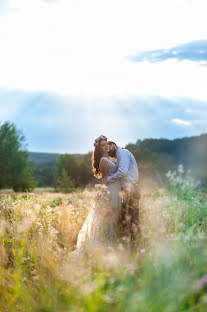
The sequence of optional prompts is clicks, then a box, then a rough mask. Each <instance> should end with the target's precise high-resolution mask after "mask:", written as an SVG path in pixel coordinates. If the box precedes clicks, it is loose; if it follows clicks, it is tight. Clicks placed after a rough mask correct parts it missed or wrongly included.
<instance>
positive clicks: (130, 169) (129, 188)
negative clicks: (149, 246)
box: [108, 141, 141, 248]
mask: <svg viewBox="0 0 207 312" xmlns="http://www.w3.org/2000/svg"><path fill="white" fill-rule="evenodd" d="M108 145H109V156H111V157H116V158H117V165H118V169H117V171H116V172H115V173H114V174H112V175H110V176H109V177H108V182H109V181H111V182H113V180H115V179H120V181H121V187H122V194H123V202H122V209H121V216H120V222H121V228H122V230H123V232H124V233H123V234H124V235H126V236H128V234H129V236H130V240H131V242H130V245H131V247H132V248H136V247H137V246H138V244H139V240H140V237H141V233H140V224H139V200H140V197H141V194H140V189H139V186H138V184H137V183H138V179H139V172H138V167H137V163H136V160H135V158H134V156H133V155H132V153H131V152H130V151H128V150H127V149H123V148H120V147H118V146H117V145H116V143H114V142H112V141H108ZM127 232H128V233H127Z"/></svg>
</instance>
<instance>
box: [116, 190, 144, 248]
mask: <svg viewBox="0 0 207 312" xmlns="http://www.w3.org/2000/svg"><path fill="white" fill-rule="evenodd" d="M140 198H141V192H140V187H139V186H138V185H137V184H130V185H129V187H127V188H124V189H122V209H121V214H120V235H121V236H122V237H123V236H124V237H125V238H126V239H127V240H129V246H130V247H131V248H136V247H138V245H139V242H140V238H141V231H140V222H139V200H140Z"/></svg>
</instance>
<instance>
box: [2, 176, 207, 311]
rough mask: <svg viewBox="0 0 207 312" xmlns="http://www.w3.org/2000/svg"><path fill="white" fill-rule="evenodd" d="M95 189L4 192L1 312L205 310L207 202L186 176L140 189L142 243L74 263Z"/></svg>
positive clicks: (119, 246)
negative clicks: (66, 191)
mask: <svg viewBox="0 0 207 312" xmlns="http://www.w3.org/2000/svg"><path fill="white" fill-rule="evenodd" d="M96 192H97V190H96V189H95V188H85V189H84V190H79V191H77V192H72V193H69V194H64V193H54V192H51V189H48V190H47V189H46V190H44V192H40V190H39V192H34V193H8V192H3V191H1V193H0V311H1V312H13V311H35V312H63V311H64V312H65V311H91V312H92V311H94V312H95V311H129V312H131V311H140V312H148V311H151V312H158V311H163V312H178V311H186V312H187V311H189V312H190V311H206V310H207V244H206V243H207V236H206V233H207V197H206V193H205V190H199V189H197V188H196V185H195V183H194V181H193V180H192V179H191V178H190V177H189V176H186V175H185V174H184V173H183V172H182V170H180V171H177V172H174V173H172V172H169V173H168V185H166V187H163V188H162V189H155V190H153V191H149V190H147V188H146V190H145V189H144V188H143V189H142V198H141V203H140V223H141V233H142V238H141V241H140V246H139V248H138V249H137V252H136V254H135V255H133V256H132V255H131V253H130V252H129V250H128V248H127V237H122V238H120V240H119V242H118V244H117V246H116V248H108V249H104V250H103V252H101V251H99V252H98V253H96V254H93V255H88V256H87V257H83V258H81V259H80V260H79V261H74V259H72V258H71V251H73V250H74V248H75V244H76V239H77V235H78V232H79V230H80V228H81V226H82V224H83V222H84V220H85V218H86V217H87V214H88V212H89V210H90V208H91V206H92V204H93V203H94V201H95V196H96Z"/></svg>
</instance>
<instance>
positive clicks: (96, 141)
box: [94, 135, 107, 147]
mask: <svg viewBox="0 0 207 312" xmlns="http://www.w3.org/2000/svg"><path fill="white" fill-rule="evenodd" d="M101 140H106V141H107V137H106V136H105V135H100V136H99V137H98V138H97V139H95V142H94V146H95V147H97V146H98V145H99V143H100V141H101Z"/></svg>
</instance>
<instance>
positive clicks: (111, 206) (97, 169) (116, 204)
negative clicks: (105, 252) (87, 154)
mask: <svg viewBox="0 0 207 312" xmlns="http://www.w3.org/2000/svg"><path fill="white" fill-rule="evenodd" d="M92 170H93V172H94V176H95V177H96V178H98V179H100V178H102V186H101V185H97V187H98V188H99V191H98V192H97V195H96V200H95V204H94V205H93V207H92V208H91V210H90V212H89V215H88V217H87V219H86V220H85V223H84V225H83V227H82V228H81V230H80V232H79V234H78V239H77V250H76V251H85V250H87V251H91V250H92V249H93V248H95V247H97V246H114V244H115V243H116V241H117V239H119V238H121V237H124V238H125V239H126V240H128V241H129V246H130V247H131V248H132V249H134V248H136V247H137V246H138V243H139V239H140V226H139V199H140V189H139V186H138V178H139V174H138V167H137V163H136V160H135V158H134V156H133V155H132V153H131V152H129V151H128V150H127V149H123V148H120V147H118V146H117V145H116V143H114V142H112V141H108V140H107V138H106V137H105V136H104V135H101V136H100V137H98V138H97V139H96V140H95V143H94V150H93V154H92Z"/></svg>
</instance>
